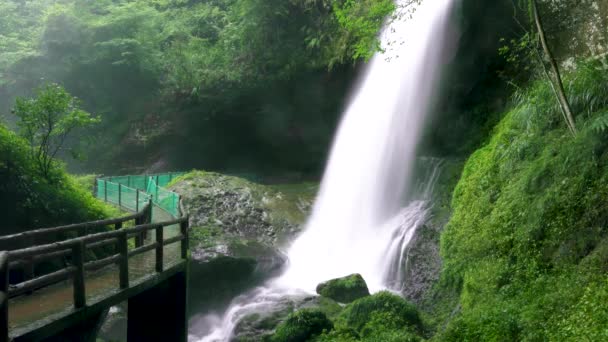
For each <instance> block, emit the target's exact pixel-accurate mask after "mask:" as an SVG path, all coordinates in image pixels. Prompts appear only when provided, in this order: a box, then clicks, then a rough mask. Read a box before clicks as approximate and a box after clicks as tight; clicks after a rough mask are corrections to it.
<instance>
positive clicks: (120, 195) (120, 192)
mask: <svg viewBox="0 0 608 342" xmlns="http://www.w3.org/2000/svg"><path fill="white" fill-rule="evenodd" d="M118 206H119V207H122V183H118Z"/></svg>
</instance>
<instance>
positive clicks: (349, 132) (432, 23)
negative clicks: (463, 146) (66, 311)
mask: <svg viewBox="0 0 608 342" xmlns="http://www.w3.org/2000/svg"><path fill="white" fill-rule="evenodd" d="M410 2H411V0H396V3H397V5H398V7H405V4H407V3H410ZM452 2H453V0H425V1H423V2H422V4H421V5H420V6H419V7H418V8H417V9H416V11H415V12H414V13H413V14H412V17H411V18H409V14H410V13H409V12H407V13H401V14H402V15H401V16H397V19H395V20H393V21H392V22H391V23H389V24H387V26H386V28H385V29H384V31H383V33H382V36H381V41H382V46H383V48H384V50H385V53H383V54H377V55H376V56H375V57H374V58H373V59H372V61H371V62H370V63H369V65H368V66H367V70H366V71H365V74H364V76H363V78H362V79H361V82H360V85H359V88H358V89H357V90H356V92H355V93H354V96H353V98H352V102H351V103H350V105H349V107H348V109H347V111H346V112H345V114H344V117H343V119H342V122H341V124H340V127H339V130H338V132H337V135H336V137H335V140H334V145H333V148H332V151H331V154H330V158H329V161H328V164H327V169H326V172H325V175H324V177H323V182H322V184H321V188H320V192H319V195H318V198H317V200H316V202H315V206H314V208H313V212H312V215H311V217H310V219H309V221H308V224H307V227H306V229H305V231H304V233H303V234H302V235H301V236H300V237H298V238H297V239H296V241H295V242H294V243H293V245H292V246H291V247H290V249H289V252H288V255H289V265H288V267H287V269H286V271H285V272H284V274H283V275H281V276H280V277H278V278H276V279H273V280H271V281H270V282H268V283H267V284H266V285H265V286H263V287H260V288H257V289H255V290H253V291H251V292H249V293H247V294H244V295H243V296H241V297H239V298H237V299H235V300H234V301H233V303H232V305H231V306H230V308H229V309H228V311H227V312H226V314H225V315H224V317H223V318H220V317H215V320H216V322H215V324H211V325H212V326H213V327H212V329H211V330H210V331H208V333H207V336H206V337H204V338H203V339H202V340H203V341H225V340H228V339H230V336H231V332H232V330H233V329H234V327H235V325H236V324H237V322H238V321H239V319H240V318H242V317H244V316H245V315H246V314H248V313H251V312H264V311H267V310H270V308H271V307H272V306H273V305H275V303H276V302H277V301H278V300H280V299H281V298H284V297H285V296H286V295H292V296H293V295H297V294H298V293H303V292H304V293H305V292H314V289H315V287H316V285H317V284H318V283H320V282H322V281H325V280H328V279H332V278H336V277H341V276H345V275H348V274H351V273H360V274H362V275H363V277H364V278H365V279H366V281H367V283H368V286H369V287H370V290H372V291H377V290H380V289H385V288H393V289H396V290H398V287H399V284H402V283H403V276H404V275H403V270H402V265H403V264H404V262H406V260H405V259H406V258H407V245H408V243H409V241H410V240H411V238H412V236H413V234H414V232H415V230H416V228H417V227H418V226H420V225H421V224H422V223H423V222H424V221H425V220H426V218H427V215H428V210H429V207H430V202H429V200H428V196H427V198H425V197H424V196H422V197H419V198H415V197H412V196H409V198H408V196H407V195H408V194H411V193H413V192H414V191H410V190H411V189H408V187H409V184H410V183H411V182H412V181H411V178H412V177H411V175H412V172H413V168H414V164H415V160H416V146H417V144H418V141H419V139H420V135H421V131H422V130H423V128H424V125H425V118H426V117H427V116H428V115H429V114H430V112H431V111H432V109H433V106H434V104H435V97H436V96H434V95H435V94H436V93H437V86H438V84H437V83H438V81H439V77H440V74H441V69H442V66H443V63H445V62H446V56H447V55H449V51H448V50H449V49H448V48H447V46H448V43H450V41H449V40H450V39H449V37H450V33H451V32H452V31H451V27H450V14H451V7H452ZM402 10H403V9H402ZM404 11H406V10H404ZM404 17H407V20H406V18H404ZM436 172H437V168H435V171H433V173H432V174H431V175H430V176H429V181H427V182H426V183H427V184H432V183H434V179H436ZM429 192H430V190H429V191H427V195H428V193H429ZM192 339H196V338H192Z"/></svg>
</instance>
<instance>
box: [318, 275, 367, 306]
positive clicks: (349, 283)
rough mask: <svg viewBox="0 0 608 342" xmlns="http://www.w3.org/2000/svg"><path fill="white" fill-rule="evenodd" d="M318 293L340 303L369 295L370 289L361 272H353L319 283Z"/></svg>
mask: <svg viewBox="0 0 608 342" xmlns="http://www.w3.org/2000/svg"><path fill="white" fill-rule="evenodd" d="M317 293H318V294H319V295H321V296H323V297H327V298H331V299H333V300H335V301H337V302H340V303H350V302H352V301H355V300H357V299H359V298H363V297H365V296H369V289H368V288H367V283H365V280H364V279H363V277H362V276H361V275H360V274H351V275H349V276H347V277H344V278H337V279H332V280H329V281H326V282H324V283H321V284H319V285H317Z"/></svg>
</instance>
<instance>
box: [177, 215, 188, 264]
mask: <svg viewBox="0 0 608 342" xmlns="http://www.w3.org/2000/svg"><path fill="white" fill-rule="evenodd" d="M188 221H189V218H188V216H186V217H185V219H184V221H183V222H181V223H180V224H179V228H180V230H181V233H182V236H183V237H184V239H183V240H182V259H188V247H189V246H188V245H189V244H190V241H189V240H190V239H189V238H188V225H189V222H188Z"/></svg>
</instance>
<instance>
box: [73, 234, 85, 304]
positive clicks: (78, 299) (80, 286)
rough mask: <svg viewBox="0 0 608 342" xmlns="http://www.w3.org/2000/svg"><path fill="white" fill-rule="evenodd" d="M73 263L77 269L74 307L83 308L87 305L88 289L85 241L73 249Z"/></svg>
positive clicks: (76, 244) (75, 245) (80, 241)
mask: <svg viewBox="0 0 608 342" xmlns="http://www.w3.org/2000/svg"><path fill="white" fill-rule="evenodd" d="M72 262H73V263H74V266H75V267H76V273H74V307H75V308H76V309H80V308H83V307H84V306H85V305H86V304H87V296H86V289H85V285H84V241H83V240H79V241H78V242H76V243H75V244H74V246H73V247H72Z"/></svg>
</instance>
